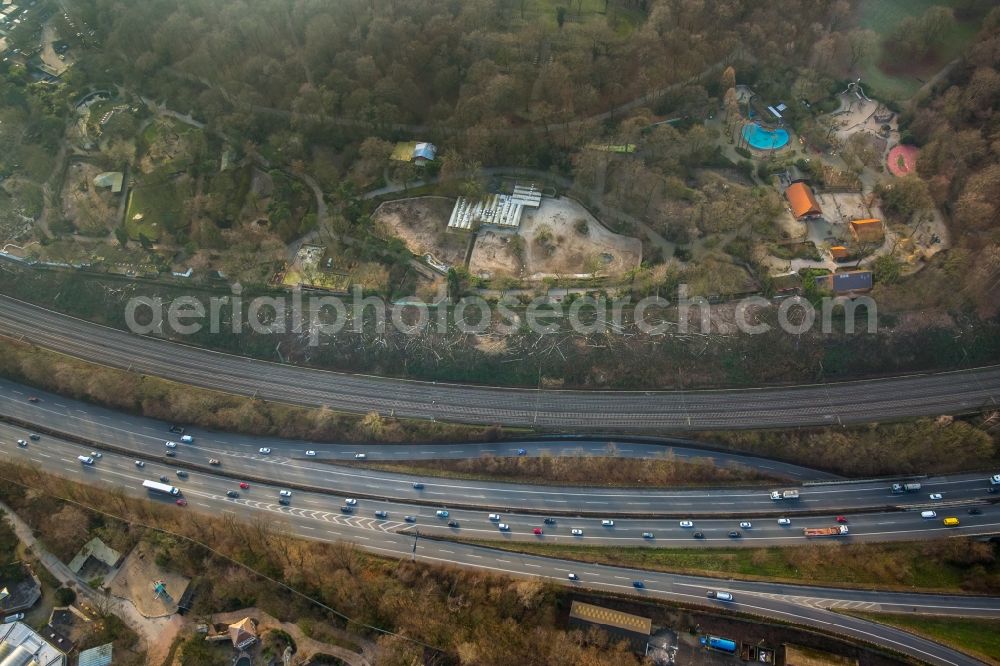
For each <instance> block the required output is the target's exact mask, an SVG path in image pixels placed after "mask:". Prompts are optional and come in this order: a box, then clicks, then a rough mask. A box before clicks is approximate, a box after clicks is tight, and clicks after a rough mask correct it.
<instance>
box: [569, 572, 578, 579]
mask: <svg viewBox="0 0 1000 666" xmlns="http://www.w3.org/2000/svg"><path fill="white" fill-rule="evenodd" d="M566 578H569V579H570V580H580V577H579V576H577V575H576V574H575V573H571V574H569V575H568V576H566Z"/></svg>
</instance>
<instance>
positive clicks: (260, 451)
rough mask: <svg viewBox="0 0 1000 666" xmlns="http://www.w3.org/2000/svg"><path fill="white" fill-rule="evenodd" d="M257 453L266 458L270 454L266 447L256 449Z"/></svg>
mask: <svg viewBox="0 0 1000 666" xmlns="http://www.w3.org/2000/svg"><path fill="white" fill-rule="evenodd" d="M257 453H259V454H261V455H262V456H266V455H268V454H269V453H271V449H269V448H267V447H263V448H260V449H258V450H257Z"/></svg>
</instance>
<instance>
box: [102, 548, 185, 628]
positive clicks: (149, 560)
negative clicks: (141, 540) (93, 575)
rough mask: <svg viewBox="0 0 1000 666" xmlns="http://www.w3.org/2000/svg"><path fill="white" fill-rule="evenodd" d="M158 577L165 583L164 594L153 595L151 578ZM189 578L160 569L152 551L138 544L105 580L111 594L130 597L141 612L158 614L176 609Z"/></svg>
mask: <svg viewBox="0 0 1000 666" xmlns="http://www.w3.org/2000/svg"><path fill="white" fill-rule="evenodd" d="M158 580H162V581H163V582H164V583H166V587H167V596H166V597H162V596H161V597H160V598H157V597H156V596H155V595H154V594H153V582H154V581H158ZM190 582H191V581H190V580H189V579H187V578H185V577H184V576H181V575H179V574H175V573H171V572H169V571H164V570H163V569H161V568H160V567H159V566H157V564H156V561H155V557H154V556H153V554H152V553H150V552H149V551H148V550H147V549H146V547H145V546H144V545H139V546H138V547H136V548H135V549H134V550H133V551H132V552H131V553H129V554H128V555H126V556H125V559H124V560H123V561H122V564H121V566H120V567H119V568H118V572H117V573H116V574H115V575H114V577H113V578H112V580H110V581H109V583H108V584H110V589H111V593H112V594H113V595H115V596H116V597H122V598H125V599H129V600H131V601H132V603H133V604H135V607H136V609H137V610H138V611H139V612H140V613H142V614H143V615H144V616H146V617H159V616H165V615H170V614H172V613H173V612H174V611H176V610H177V601H178V600H179V599H180V598H181V596H182V595H183V594H184V591H185V590H186V589H187V586H188V584H189V583H190Z"/></svg>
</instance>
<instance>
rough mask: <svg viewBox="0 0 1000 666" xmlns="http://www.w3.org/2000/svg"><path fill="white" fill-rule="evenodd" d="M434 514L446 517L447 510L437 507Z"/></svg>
mask: <svg viewBox="0 0 1000 666" xmlns="http://www.w3.org/2000/svg"><path fill="white" fill-rule="evenodd" d="M436 515H437V517H438V518H447V517H448V512H447V511H445V510H444V509H439V510H438V511H437V514H436Z"/></svg>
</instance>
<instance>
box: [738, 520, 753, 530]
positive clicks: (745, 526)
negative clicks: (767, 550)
mask: <svg viewBox="0 0 1000 666" xmlns="http://www.w3.org/2000/svg"><path fill="white" fill-rule="evenodd" d="M740 527H742V528H743V529H745V530H748V529H750V528H751V527H753V524H751V523H750V521H749V520H744V521H743V522H742V523H740Z"/></svg>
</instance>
